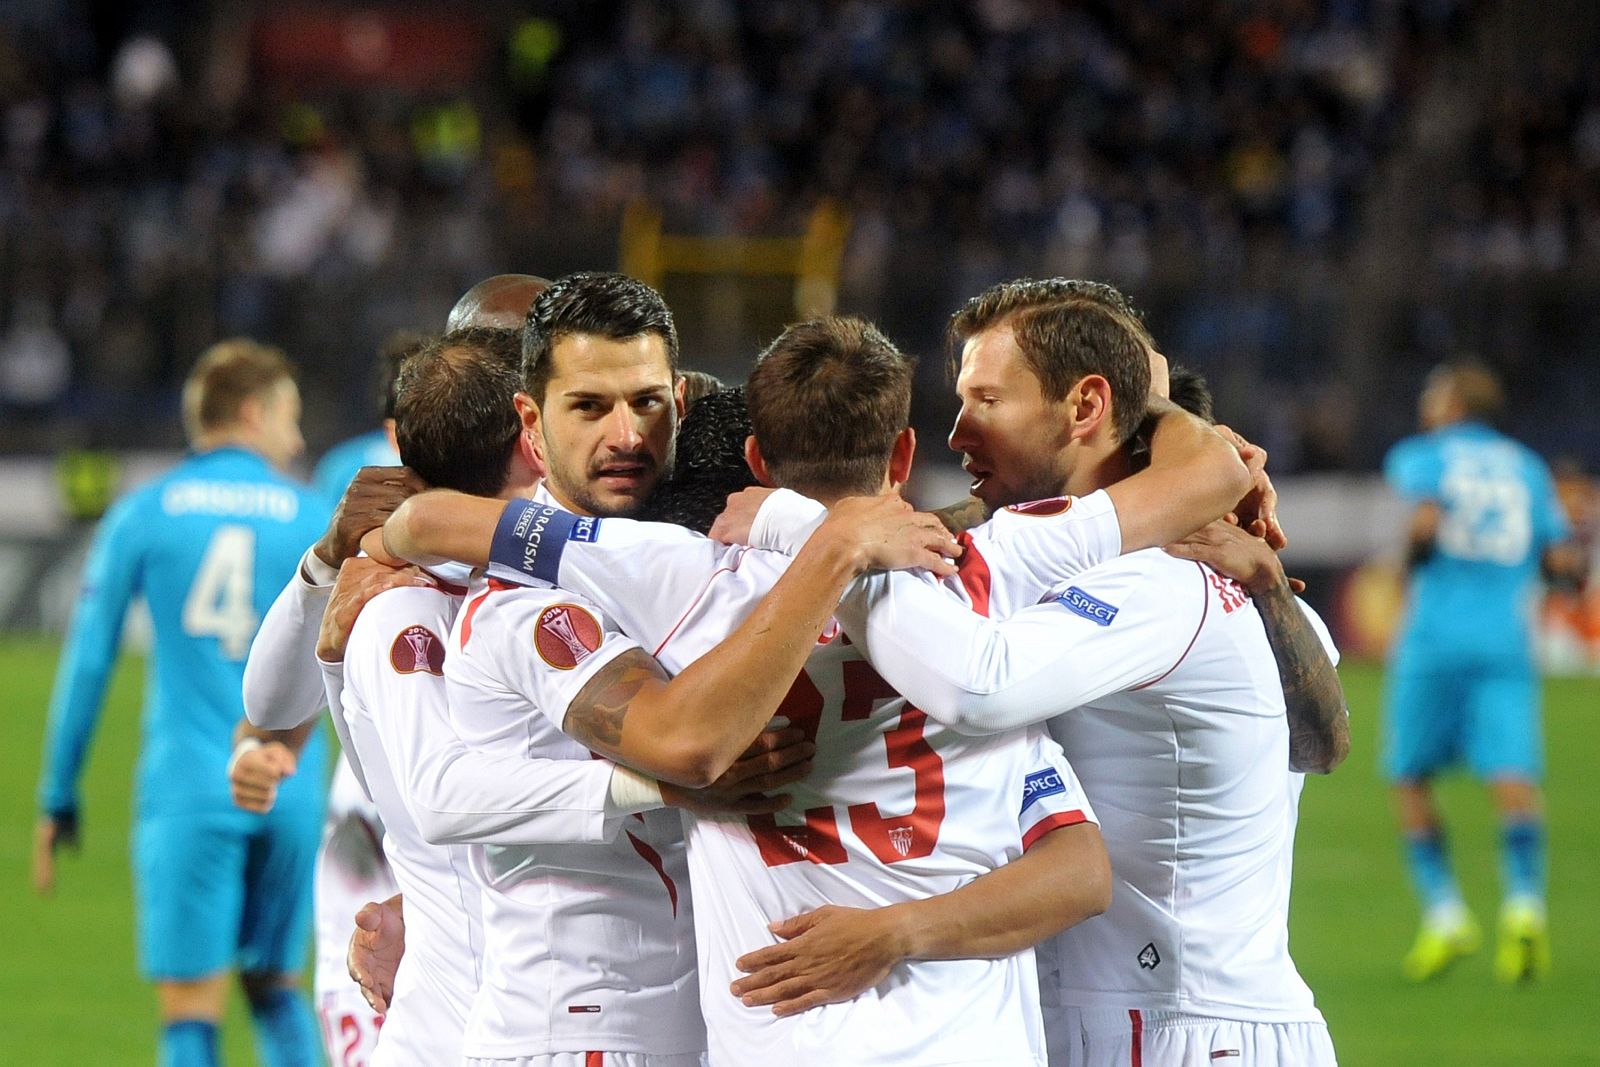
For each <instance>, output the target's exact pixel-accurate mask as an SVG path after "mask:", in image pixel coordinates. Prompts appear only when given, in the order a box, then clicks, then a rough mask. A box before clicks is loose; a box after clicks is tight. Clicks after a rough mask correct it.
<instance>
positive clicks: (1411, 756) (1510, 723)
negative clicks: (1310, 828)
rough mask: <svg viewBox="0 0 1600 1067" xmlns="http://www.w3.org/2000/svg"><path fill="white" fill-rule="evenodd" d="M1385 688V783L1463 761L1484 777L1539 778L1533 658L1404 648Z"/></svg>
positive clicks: (1420, 776) (1427, 774)
mask: <svg viewBox="0 0 1600 1067" xmlns="http://www.w3.org/2000/svg"><path fill="white" fill-rule="evenodd" d="M1385 687H1386V694H1385V701H1384V704H1385V708H1384V712H1385V731H1384V745H1383V767H1384V771H1385V773H1386V774H1387V775H1388V777H1389V779H1390V780H1391V781H1399V782H1405V781H1416V780H1420V779H1423V778H1428V777H1431V776H1432V775H1434V774H1435V773H1437V772H1439V771H1443V770H1447V769H1449V768H1450V767H1453V766H1456V765H1458V764H1462V763H1465V764H1466V766H1467V767H1468V768H1469V769H1470V770H1471V771H1472V772H1473V774H1475V775H1477V776H1478V777H1479V778H1482V779H1484V780H1486V781H1493V780H1496V779H1520V780H1523V781H1530V782H1536V781H1538V780H1539V779H1540V777H1541V776H1542V775H1543V773H1544V737H1543V731H1542V728H1541V722H1540V714H1539V673H1538V670H1537V669H1536V668H1535V667H1534V665H1533V664H1532V663H1531V662H1529V661H1527V660H1523V659H1509V658H1495V659H1488V660H1470V659H1467V660H1464V659H1459V658H1451V659H1449V660H1446V659H1443V658H1439V657H1430V656H1425V655H1418V654H1412V655H1406V654H1404V653H1402V654H1401V655H1399V656H1396V657H1395V660H1394V662H1393V663H1392V664H1391V665H1390V668H1389V673H1388V677H1387V679H1386V681H1385Z"/></svg>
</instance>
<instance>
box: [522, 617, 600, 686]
mask: <svg viewBox="0 0 1600 1067" xmlns="http://www.w3.org/2000/svg"><path fill="white" fill-rule="evenodd" d="M533 647H534V648H536V649H538V650H539V657H540V658H541V659H543V660H544V661H545V662H546V663H548V664H550V666H552V667H554V668H555V669H556V670H558V671H570V670H571V669H572V668H574V667H576V666H577V665H578V664H580V663H582V662H583V661H584V660H586V659H588V658H589V657H590V656H592V655H593V654H594V653H595V650H597V649H598V648H599V647H600V624H599V623H598V622H597V621H595V617H594V616H593V615H591V614H589V613H588V612H587V611H585V610H583V609H582V608H580V607H578V605H576V604H552V605H551V606H550V607H548V608H545V609H544V610H543V611H541V612H540V613H539V619H538V621H537V622H535V623H534V624H533Z"/></svg>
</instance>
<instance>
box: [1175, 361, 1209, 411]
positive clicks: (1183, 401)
mask: <svg viewBox="0 0 1600 1067" xmlns="http://www.w3.org/2000/svg"><path fill="white" fill-rule="evenodd" d="M1167 383H1168V388H1167V399H1168V400H1171V401H1172V402H1173V403H1174V404H1176V405H1178V406H1179V407H1180V408H1182V409H1183V410H1185V411H1187V412H1188V413H1189V414H1191V415H1193V416H1194V417H1195V418H1197V419H1204V420H1205V421H1206V422H1216V421H1217V416H1216V408H1215V405H1214V404H1213V402H1212V399H1211V386H1210V385H1209V384H1207V382H1206V376H1205V375H1204V374H1201V373H1200V372H1199V371H1197V370H1194V369H1193V368H1191V367H1186V366H1184V365H1183V364H1182V363H1173V364H1171V365H1169V366H1168V367H1167Z"/></svg>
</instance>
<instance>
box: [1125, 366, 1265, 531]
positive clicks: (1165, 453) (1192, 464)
mask: <svg viewBox="0 0 1600 1067" xmlns="http://www.w3.org/2000/svg"><path fill="white" fill-rule="evenodd" d="M1148 419H1149V420H1152V424H1151V430H1150V465H1149V466H1148V467H1146V468H1145V469H1144V470H1142V471H1140V472H1139V473H1137V474H1135V475H1132V476H1131V477H1128V478H1124V479H1123V480H1122V481H1120V482H1117V483H1116V484H1115V485H1112V486H1109V487H1108V488H1107V490H1106V492H1107V494H1109V495H1110V497H1111V502H1112V503H1113V504H1114V505H1115V506H1116V509H1117V518H1118V521H1119V523H1120V524H1121V527H1122V551H1124V552H1135V551H1138V550H1139V549H1141V548H1155V547H1157V546H1159V545H1165V544H1167V543H1169V542H1172V541H1176V540H1177V539H1178V538H1180V537H1183V536H1185V535H1187V534H1189V533H1192V532H1193V531H1195V530H1197V529H1199V528H1200V527H1201V526H1204V525H1205V524H1206V523H1208V522H1210V521H1211V520H1213V519H1220V518H1221V517H1222V516H1223V515H1225V514H1227V513H1228V512H1230V511H1232V510H1233V509H1234V508H1235V507H1236V506H1237V505H1238V504H1239V502H1240V501H1241V500H1242V499H1244V497H1245V496H1246V494H1248V493H1250V492H1251V490H1252V488H1253V485H1254V480H1253V476H1252V473H1251V471H1250V470H1249V469H1248V468H1247V467H1246V465H1245V462H1244V460H1242V459H1240V455H1239V450H1238V449H1237V448H1236V447H1235V446H1234V445H1233V444H1231V443H1230V442H1229V441H1228V440H1226V439H1225V438H1223V437H1222V436H1221V435H1219V434H1218V433H1217V432H1216V431H1215V430H1214V429H1212V428H1211V427H1210V426H1209V425H1207V424H1206V423H1205V422H1204V421H1203V420H1201V419H1198V418H1195V417H1194V416H1193V415H1190V414H1189V413H1188V412H1186V411H1184V410H1182V409H1181V408H1179V407H1177V406H1176V405H1174V404H1172V403H1170V402H1169V401H1166V400H1162V399H1160V398H1159V397H1152V398H1151V399H1150V413H1149V416H1148ZM1271 521H1272V522H1273V523H1274V524H1276V522H1277V519H1276V516H1272V519H1271Z"/></svg>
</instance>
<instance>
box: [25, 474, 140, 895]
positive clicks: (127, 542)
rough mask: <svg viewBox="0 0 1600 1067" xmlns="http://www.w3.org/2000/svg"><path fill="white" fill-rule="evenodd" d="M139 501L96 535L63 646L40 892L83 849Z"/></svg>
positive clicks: (37, 856) (135, 549) (40, 840)
mask: <svg viewBox="0 0 1600 1067" xmlns="http://www.w3.org/2000/svg"><path fill="white" fill-rule="evenodd" d="M141 499H142V498H140V497H133V498H128V499H124V500H123V501H121V502H120V503H118V504H117V505H116V506H115V507H114V508H112V510H111V512H110V514H108V515H107V516H106V519H105V522H104V523H102V524H101V526H100V529H99V531H98V532H97V533H96V535H95V539H94V544H93V545H92V546H91V548H90V550H89V556H88V559H87V561H86V562H85V564H84V572H83V584H82V587H81V589H80V591H79V594H78V603H77V606H76V608H75V609H74V611H73V614H72V623H71V625H70V626H69V627H68V629H67V636H66V640H65V641H64V642H63V644H62V650H61V662H60V664H59V665H58V667H57V668H56V680H55V687H54V689H53V690H52V691H51V695H50V711H49V717H48V721H47V722H46V725H45V743H44V767H43V773H42V774H41V775H40V780H39V810H40V812H41V818H40V820H39V824H38V827H37V829H36V831H35V839H34V885H35V888H37V889H38V890H39V891H40V892H41V893H45V892H49V891H50V889H51V888H52V887H53V886H54V884H55V864H54V859H53V857H54V854H55V850H56V849H58V848H60V847H61V846H63V845H71V846H73V847H76V846H77V844H78V831H79V796H78V779H79V777H80V776H81V775H82V773H83V764H84V762H85V760H86V759H87V758H88V754H89V743H90V741H91V740H92V739H93V737H94V731H95V727H96V726H97V725H98V722H99V718H100V712H101V710H102V708H103V706H104V703H105V692H106V685H107V684H108V683H109V682H110V680H111V670H112V668H113V667H114V666H115V665H116V658H117V646H118V644H119V643H120V641H121V638H122V621H123V617H124V616H125V615H126V614H127V610H128V603H129V601H131V600H132V599H133V597H134V595H135V593H137V592H138V584H139V574H140V571H141V569H142V568H143V565H144V559H143V554H144V549H143V545H144V538H143V536H142V535H143V530H144V528H145V523H143V522H142V521H141V517H140V516H139V514H138V508H139V507H140V500H141Z"/></svg>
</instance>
